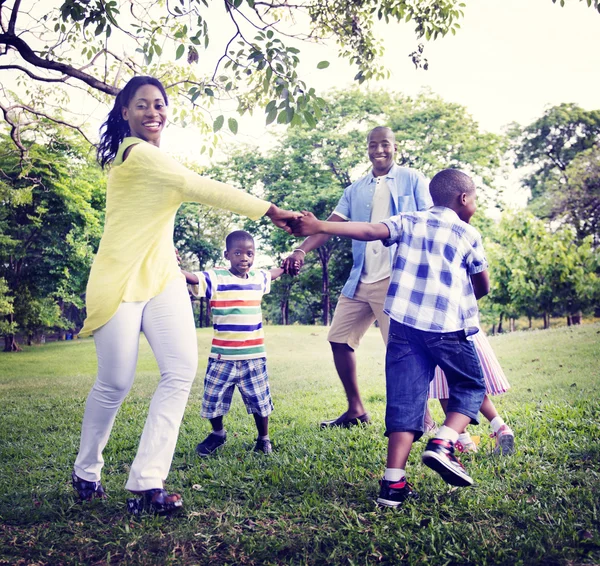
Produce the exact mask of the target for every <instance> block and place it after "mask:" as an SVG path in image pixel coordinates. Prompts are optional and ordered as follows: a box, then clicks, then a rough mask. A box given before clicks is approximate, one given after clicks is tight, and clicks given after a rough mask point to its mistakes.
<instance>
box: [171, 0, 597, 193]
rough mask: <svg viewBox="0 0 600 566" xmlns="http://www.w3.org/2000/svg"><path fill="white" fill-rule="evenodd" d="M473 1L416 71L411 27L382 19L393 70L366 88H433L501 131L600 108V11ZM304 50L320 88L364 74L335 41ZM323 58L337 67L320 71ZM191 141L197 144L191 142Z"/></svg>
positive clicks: (255, 130) (266, 137)
mask: <svg viewBox="0 0 600 566" xmlns="http://www.w3.org/2000/svg"><path fill="white" fill-rule="evenodd" d="M465 3H466V7H465V8H464V12H465V17H464V20H462V21H461V29H460V30H459V31H458V32H457V34H456V35H455V36H452V35H449V36H447V37H445V38H442V39H438V40H436V41H433V42H430V43H427V44H426V48H425V55H426V57H427V58H428V60H429V70H427V71H423V70H416V69H415V67H414V65H413V64H412V62H411V60H410V58H409V57H408V54H409V53H410V52H412V51H413V50H414V48H415V46H416V43H417V42H416V40H415V38H414V35H413V33H412V27H411V24H410V23H409V24H400V25H398V24H396V25H387V26H386V25H382V26H381V38H382V39H383V40H384V41H385V46H386V56H385V62H386V66H387V67H388V69H390V71H391V73H392V77H391V79H390V80H389V81H386V82H385V83H383V82H374V83H372V84H371V85H369V87H367V88H374V89H378V88H382V87H386V88H389V89H390V90H393V91H397V92H402V93H405V94H409V95H410V94H416V93H418V92H419V91H420V90H421V89H423V88H430V89H431V90H432V91H433V92H434V93H435V94H438V95H440V96H441V97H442V98H443V99H444V100H446V101H449V102H455V103H458V104H461V105H463V106H465V107H466V108H467V110H468V111H469V112H470V113H471V115H472V116H473V117H474V119H475V120H476V121H477V122H479V124H480V126H481V128H482V129H483V130H486V131H491V132H497V133H500V132H501V131H502V129H503V127H504V126H506V125H507V124H509V123H510V122H512V121H516V122H518V123H520V124H521V125H527V124H529V123H531V122H532V121H534V120H535V119H536V118H538V117H540V116H542V114H543V113H544V111H545V110H546V109H547V108H549V107H551V106H554V105H557V104H560V103H562V102H575V103H577V104H579V105H580V106H581V107H583V108H584V109H586V110H593V109H598V108H600V97H599V93H600V14H598V13H597V12H596V11H595V10H594V9H593V8H588V7H587V4H586V2H585V0H584V1H579V0H567V1H566V5H565V6H564V7H562V8H561V7H560V5H559V4H553V3H552V1H551V0H478V1H475V0H465ZM301 56H302V57H303V60H304V61H306V64H305V65H304V71H303V76H304V78H305V80H306V82H307V83H308V84H309V85H311V86H315V87H317V88H318V89H320V90H321V91H326V90H327V89H330V88H333V87H337V88H343V87H344V86H346V85H349V84H351V83H352V78H353V76H354V75H355V74H356V69H354V68H351V67H350V65H349V64H348V63H347V62H346V61H343V60H337V59H336V58H335V50H334V48H333V47H331V48H325V47H312V46H303V47H302V53H301ZM324 59H326V60H329V61H330V62H331V66H330V67H329V68H328V69H326V70H317V69H316V65H317V63H318V62H319V61H321V60H324ZM301 73H302V71H301ZM273 130H274V128H273V127H268V128H265V127H264V117H263V114H262V112H260V111H259V112H256V116H255V118H254V119H253V120H252V121H249V122H245V123H242V128H241V131H240V133H239V134H238V135H237V136H236V137H235V138H234V139H235V140H236V141H244V142H247V143H254V144H259V145H262V144H265V143H269V141H270V138H271V136H270V134H269V132H272V131H273ZM183 137H186V136H183ZM181 141H183V140H182V139H181V136H180V135H178V134H177V130H175V131H173V132H172V136H171V135H169V137H167V138H166V140H165V142H166V143H169V146H170V147H169V148H170V149H172V150H174V149H175V146H177V145H179V144H180V143H181ZM233 141H234V140H233V139H232V142H233ZM192 145H195V144H192ZM183 146H187V148H186V149H187V150H188V151H189V148H190V145H189V144H187V143H186V144H182V148H183ZM182 151H184V150H183V149H182ZM509 184H511V185H513V189H512V190H513V193H514V194H513V197H512V198H513V200H514V202H518V201H521V202H522V201H523V196H524V195H523V194H522V193H521V194H517V193H519V191H518V188H517V187H516V182H515V181H514V180H511V181H509Z"/></svg>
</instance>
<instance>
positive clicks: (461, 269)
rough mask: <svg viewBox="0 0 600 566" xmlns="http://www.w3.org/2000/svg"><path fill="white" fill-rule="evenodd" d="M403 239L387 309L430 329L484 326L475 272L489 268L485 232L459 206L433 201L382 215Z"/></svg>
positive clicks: (395, 238)
mask: <svg viewBox="0 0 600 566" xmlns="http://www.w3.org/2000/svg"><path fill="white" fill-rule="evenodd" d="M383 224H385V225H386V226H387V227H388V228H389V230H390V237H389V238H388V239H387V240H383V243H384V245H386V246H391V245H393V244H398V249H397V251H396V255H395V256H394V262H393V264H392V276H391V279H390V286H389V289H388V292H387V297H386V300H385V306H384V310H385V312H386V313H387V314H388V315H389V316H390V318H392V319H394V320H396V321H397V322H400V323H402V324H406V325H407V326H411V327H413V328H416V329H418V330H424V331H426V332H455V331H457V330H465V331H466V333H467V335H470V334H475V333H476V332H477V327H478V326H479V320H478V312H479V311H478V308H477V299H476V298H475V293H474V291H473V285H472V283H471V277H470V276H471V275H473V274H475V273H480V272H482V271H485V270H486V269H487V266H488V263H487V260H486V258H485V252H484V250H483V244H482V241H481V235H480V234H479V232H478V231H477V230H476V229H475V228H473V226H471V225H469V224H467V223H466V222H463V221H462V220H461V219H460V218H459V217H458V215H457V214H456V212H454V211H453V210H452V209H450V208H446V207H443V206H434V207H433V208H430V209H429V210H425V211H421V212H408V213H404V214H399V215H398V216H392V218H389V219H387V220H384V221H383Z"/></svg>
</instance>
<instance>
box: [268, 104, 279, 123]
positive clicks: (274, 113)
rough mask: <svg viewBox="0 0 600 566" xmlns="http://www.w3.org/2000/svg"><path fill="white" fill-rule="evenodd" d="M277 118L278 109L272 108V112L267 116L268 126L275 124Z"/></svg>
mask: <svg viewBox="0 0 600 566" xmlns="http://www.w3.org/2000/svg"><path fill="white" fill-rule="evenodd" d="M275 118H277V108H276V107H273V108H271V110H269V113H268V114H267V126H268V125H269V124H270V123H271V122H273V120H275Z"/></svg>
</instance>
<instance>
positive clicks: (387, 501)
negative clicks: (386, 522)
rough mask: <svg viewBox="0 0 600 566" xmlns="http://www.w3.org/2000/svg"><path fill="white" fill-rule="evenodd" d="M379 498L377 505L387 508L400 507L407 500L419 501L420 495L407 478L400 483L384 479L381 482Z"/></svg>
mask: <svg viewBox="0 0 600 566" xmlns="http://www.w3.org/2000/svg"><path fill="white" fill-rule="evenodd" d="M379 485H380V486H381V487H380V489H379V497H378V498H377V503H378V504H379V505H385V506H386V507H398V506H400V505H402V503H404V502H405V501H406V500H407V499H419V494H418V493H417V492H416V491H415V490H414V489H413V487H412V485H410V484H409V483H408V482H407V481H406V478H402V479H401V480H400V481H388V480H386V479H382V480H380V481H379Z"/></svg>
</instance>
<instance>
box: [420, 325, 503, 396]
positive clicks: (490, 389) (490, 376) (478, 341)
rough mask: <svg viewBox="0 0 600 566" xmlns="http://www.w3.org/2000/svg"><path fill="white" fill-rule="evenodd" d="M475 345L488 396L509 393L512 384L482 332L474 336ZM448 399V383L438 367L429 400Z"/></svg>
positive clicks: (430, 389) (431, 384)
mask: <svg viewBox="0 0 600 566" xmlns="http://www.w3.org/2000/svg"><path fill="white" fill-rule="evenodd" d="M473 344H474V346H475V350H476V352H477V356H478V357H479V362H480V363H481V369H482V370H483V377H484V379H485V390H486V393H487V394H488V395H500V394H501V393H505V392H506V391H508V389H510V384H509V383H508V380H507V379H506V375H504V371H502V367H501V366H500V362H498V358H496V354H494V350H492V347H491V346H490V343H489V342H488V339H487V338H486V336H485V334H484V333H483V331H482V330H480V331H479V332H478V333H477V334H475V335H474V336H473ZM448 397H449V393H448V382H447V381H446V376H445V375H444V372H443V371H442V370H441V369H440V367H439V366H438V367H436V368H435V375H434V378H433V381H432V382H431V383H430V385H429V398H430V399H448Z"/></svg>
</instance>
